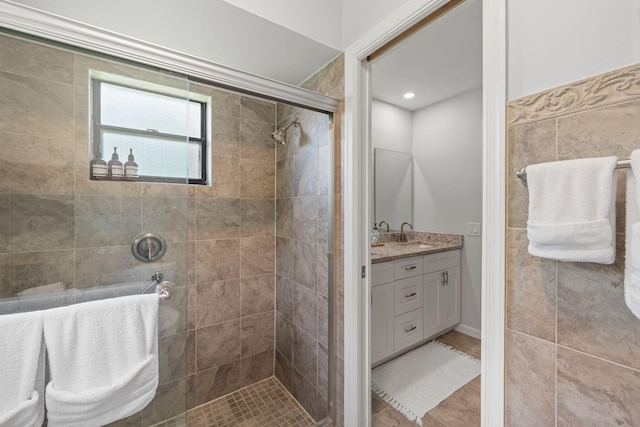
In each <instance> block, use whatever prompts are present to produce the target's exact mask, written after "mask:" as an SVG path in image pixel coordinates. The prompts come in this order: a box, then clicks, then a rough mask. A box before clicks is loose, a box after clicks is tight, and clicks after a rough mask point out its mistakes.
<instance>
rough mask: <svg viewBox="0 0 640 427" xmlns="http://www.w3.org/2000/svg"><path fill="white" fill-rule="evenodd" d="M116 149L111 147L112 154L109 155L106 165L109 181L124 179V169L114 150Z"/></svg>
mask: <svg viewBox="0 0 640 427" xmlns="http://www.w3.org/2000/svg"><path fill="white" fill-rule="evenodd" d="M117 149H118V147H113V154H111V160H109V163H108V164H107V168H108V170H109V178H111V179H122V178H123V177H124V169H123V167H122V162H121V161H120V160H119V158H118V153H117V152H116V150H117Z"/></svg>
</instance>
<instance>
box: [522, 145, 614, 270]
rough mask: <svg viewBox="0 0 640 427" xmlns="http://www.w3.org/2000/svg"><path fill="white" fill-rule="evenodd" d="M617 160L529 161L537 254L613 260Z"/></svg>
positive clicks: (530, 230) (532, 246) (530, 229)
mask: <svg viewBox="0 0 640 427" xmlns="http://www.w3.org/2000/svg"><path fill="white" fill-rule="evenodd" d="M616 163H617V158H616V157H603V158H590V159H575V160H564V161H558V162H550V163H540V164H537V165H531V166H527V181H528V187H529V220H528V221H527V236H528V238H529V253H530V254H531V255H534V256H539V257H543V258H550V259H556V260H559V261H577V262H595V263H601V264H611V263H613V261H614V259H615V196H616V180H615V179H614V176H613V171H614V169H615V167H616Z"/></svg>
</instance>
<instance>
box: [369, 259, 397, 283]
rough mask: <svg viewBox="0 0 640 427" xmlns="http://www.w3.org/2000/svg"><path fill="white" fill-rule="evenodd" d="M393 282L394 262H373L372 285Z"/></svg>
mask: <svg viewBox="0 0 640 427" xmlns="http://www.w3.org/2000/svg"><path fill="white" fill-rule="evenodd" d="M391 282H393V262H391V261H389V262H381V263H378V264H371V286H378V285H383V284H385V283H391Z"/></svg>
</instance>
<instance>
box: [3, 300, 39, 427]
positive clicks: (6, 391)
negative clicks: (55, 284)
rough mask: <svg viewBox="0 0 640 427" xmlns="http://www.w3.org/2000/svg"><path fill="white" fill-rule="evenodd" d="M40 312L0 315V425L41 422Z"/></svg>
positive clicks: (31, 425)
mask: <svg viewBox="0 0 640 427" xmlns="http://www.w3.org/2000/svg"><path fill="white" fill-rule="evenodd" d="M41 313H42V312H39V311H35V312H31V313H17V314H7V315H3V316H0V426H12V427H13V426H20V427H40V426H41V425H42V422H43V421H44V343H43V340H42V314H41Z"/></svg>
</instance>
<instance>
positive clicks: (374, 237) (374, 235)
mask: <svg viewBox="0 0 640 427" xmlns="http://www.w3.org/2000/svg"><path fill="white" fill-rule="evenodd" d="M379 243H380V232H379V231H378V226H377V225H376V224H373V231H372V232H371V244H372V245H377V244H379Z"/></svg>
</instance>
